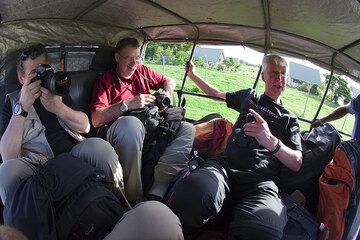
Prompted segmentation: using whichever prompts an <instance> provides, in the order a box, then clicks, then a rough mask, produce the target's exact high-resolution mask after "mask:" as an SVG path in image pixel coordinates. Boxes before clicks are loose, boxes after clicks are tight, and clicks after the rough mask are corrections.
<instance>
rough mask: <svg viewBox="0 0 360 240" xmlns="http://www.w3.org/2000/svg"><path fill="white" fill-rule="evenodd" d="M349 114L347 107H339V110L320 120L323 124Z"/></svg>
mask: <svg viewBox="0 0 360 240" xmlns="http://www.w3.org/2000/svg"><path fill="white" fill-rule="evenodd" d="M348 112H349V110H348V107H347V106H342V107H339V108H337V109H335V110H334V111H333V112H332V113H330V114H329V115H327V116H325V117H322V118H320V121H321V122H331V121H334V120H337V119H340V118H342V117H343V116H345V115H346V114H347V113H348Z"/></svg>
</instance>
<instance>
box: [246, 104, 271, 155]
mask: <svg viewBox="0 0 360 240" xmlns="http://www.w3.org/2000/svg"><path fill="white" fill-rule="evenodd" d="M249 112H250V113H251V114H252V115H253V116H254V118H255V121H254V122H249V123H246V124H244V127H243V128H244V133H245V135H247V136H250V137H254V138H255V139H256V141H258V143H259V144H260V145H262V146H263V147H265V148H267V149H271V148H273V146H274V142H273V140H274V139H275V137H274V136H273V135H272V133H271V132H270V129H269V125H268V124H267V122H266V121H265V120H264V119H263V118H262V117H261V116H260V115H259V114H258V113H257V112H255V111H254V110H253V109H249ZM275 144H276V143H275Z"/></svg>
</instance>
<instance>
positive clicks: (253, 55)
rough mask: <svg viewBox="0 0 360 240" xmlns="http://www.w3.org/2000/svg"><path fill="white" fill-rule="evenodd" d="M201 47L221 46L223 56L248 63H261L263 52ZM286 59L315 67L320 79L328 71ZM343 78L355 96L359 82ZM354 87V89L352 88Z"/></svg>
mask: <svg viewBox="0 0 360 240" xmlns="http://www.w3.org/2000/svg"><path fill="white" fill-rule="evenodd" d="M200 46H201V47H208V48H222V49H224V53H225V57H233V58H239V59H241V60H243V61H244V62H247V63H250V64H261V60H262V58H263V56H264V54H263V53H260V52H257V51H255V50H252V49H250V48H247V47H242V46H220V45H219V46H211V45H200ZM285 59H286V60H287V61H292V62H296V63H299V64H303V65H305V66H308V67H312V68H315V69H318V70H319V71H320V75H321V78H322V80H325V79H324V77H323V73H326V72H327V73H330V72H329V71H327V70H325V69H323V68H321V67H318V66H317V65H315V64H313V63H311V62H309V61H307V60H302V59H297V58H290V57H285ZM342 77H343V78H344V79H346V80H347V81H348V83H349V85H350V87H351V88H352V89H353V93H354V97H356V96H357V95H358V94H360V84H358V83H356V82H355V81H353V80H352V79H351V78H349V77H346V76H342ZM354 88H355V89H354Z"/></svg>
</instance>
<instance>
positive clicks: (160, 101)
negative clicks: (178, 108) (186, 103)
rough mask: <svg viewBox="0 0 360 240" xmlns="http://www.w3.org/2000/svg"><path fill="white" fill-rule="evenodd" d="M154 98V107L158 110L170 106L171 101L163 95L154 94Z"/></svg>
mask: <svg viewBox="0 0 360 240" xmlns="http://www.w3.org/2000/svg"><path fill="white" fill-rule="evenodd" d="M154 96H155V106H158V107H159V109H163V108H167V107H169V106H170V103H171V100H170V98H169V97H167V96H166V95H165V94H164V93H160V92H154Z"/></svg>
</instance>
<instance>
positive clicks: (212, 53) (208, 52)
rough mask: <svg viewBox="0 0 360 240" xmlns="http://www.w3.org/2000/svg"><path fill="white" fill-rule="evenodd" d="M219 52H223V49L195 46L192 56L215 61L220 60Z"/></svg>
mask: <svg viewBox="0 0 360 240" xmlns="http://www.w3.org/2000/svg"><path fill="white" fill-rule="evenodd" d="M221 54H224V49H221V48H204V47H196V48H195V51H194V57H195V58H198V57H201V58H202V59H203V61H206V62H213V63H217V62H218V61H219V60H220V57H221Z"/></svg>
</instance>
